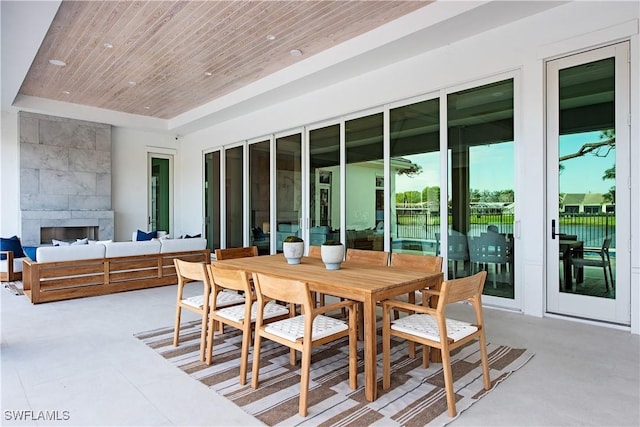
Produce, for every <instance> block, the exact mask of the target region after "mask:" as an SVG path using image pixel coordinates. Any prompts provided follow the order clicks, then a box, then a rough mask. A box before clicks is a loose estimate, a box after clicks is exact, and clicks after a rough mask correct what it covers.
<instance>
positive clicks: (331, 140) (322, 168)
mask: <svg viewBox="0 0 640 427" xmlns="http://www.w3.org/2000/svg"><path fill="white" fill-rule="evenodd" d="M327 240H340V125H339V124H336V125H332V126H327V127H323V128H320V129H313V130H310V131H309V246H319V245H322V244H323V243H324V242H325V241H327Z"/></svg>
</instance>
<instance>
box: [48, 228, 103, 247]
mask: <svg viewBox="0 0 640 427" xmlns="http://www.w3.org/2000/svg"><path fill="white" fill-rule="evenodd" d="M98 231H99V227H92V226H89V227H42V228H40V243H41V244H51V243H53V240H62V241H65V242H75V241H76V239H84V238H87V239H89V240H98Z"/></svg>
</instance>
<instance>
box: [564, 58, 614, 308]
mask: <svg viewBox="0 0 640 427" xmlns="http://www.w3.org/2000/svg"><path fill="white" fill-rule="evenodd" d="M614 61H615V60H614V58H607V59H603V60H600V61H595V62H591V63H588V64H582V65H579V66H575V67H571V68H566V69H562V70H560V72H559V84H560V92H559V101H560V135H559V139H558V161H559V170H558V174H559V176H558V187H559V193H560V194H559V201H558V211H559V216H558V218H559V227H558V228H559V233H561V238H560V239H559V241H558V242H559V243H558V245H559V248H558V249H559V254H560V262H559V269H560V276H559V277H560V291H561V292H569V293H577V294H581V295H589V296H594V297H602V298H615V286H614V285H615V256H614V254H615V248H616V233H615V228H616V216H615V215H616V212H615V205H616V188H615V178H616V149H615V148H616V139H615V62H614ZM605 243H606V244H607V245H609V248H608V249H607V248H603V245H605ZM605 249H606V250H605ZM612 255H613V256H612ZM585 261H587V262H586V263H587V264H589V265H586V266H585V265H584V264H585ZM605 280H606V281H605Z"/></svg>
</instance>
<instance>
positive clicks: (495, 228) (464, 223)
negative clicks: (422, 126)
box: [447, 79, 514, 298]
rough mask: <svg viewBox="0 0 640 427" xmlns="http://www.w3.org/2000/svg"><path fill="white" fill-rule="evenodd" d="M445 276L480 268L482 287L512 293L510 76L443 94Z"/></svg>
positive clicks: (509, 295)
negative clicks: (446, 164)
mask: <svg viewBox="0 0 640 427" xmlns="http://www.w3.org/2000/svg"><path fill="white" fill-rule="evenodd" d="M447 118H448V122H447V128H448V133H449V134H448V157H449V159H448V160H449V170H448V174H449V186H448V204H449V212H448V230H449V232H448V236H447V241H448V245H447V246H448V253H447V255H448V259H449V269H450V270H449V276H450V277H451V276H453V277H459V276H466V275H470V274H473V273H475V272H477V271H478V270H480V269H486V270H488V273H489V276H488V278H487V284H486V286H485V287H484V293H485V294H489V295H493V296H499V297H505V298H514V263H513V260H514V246H513V244H514V239H513V223H514V218H513V214H514V132H513V80H511V79H509V80H504V81H500V82H497V83H492V84H488V85H484V86H479V87H475V88H472V89H468V90H464V91H460V92H455V93H452V94H450V95H448V97H447Z"/></svg>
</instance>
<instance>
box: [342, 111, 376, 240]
mask: <svg viewBox="0 0 640 427" xmlns="http://www.w3.org/2000/svg"><path fill="white" fill-rule="evenodd" d="M382 120H383V115H382V113H378V114H373V115H370V116H365V117H360V118H357V119H353V120H349V121H347V122H346V123H345V126H346V130H345V144H346V147H345V149H346V206H345V214H346V238H347V241H346V245H345V246H346V247H347V248H356V249H368V250H378V251H382V250H384V228H383V227H384V203H380V200H381V198H380V195H381V194H382V202H384V192H383V190H382V188H383V187H384V157H383V134H382V132H383V121H382Z"/></svg>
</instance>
